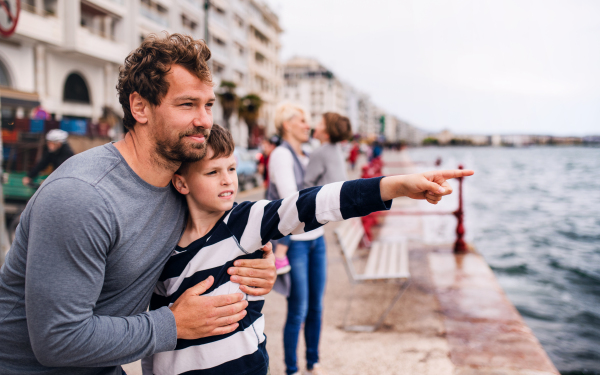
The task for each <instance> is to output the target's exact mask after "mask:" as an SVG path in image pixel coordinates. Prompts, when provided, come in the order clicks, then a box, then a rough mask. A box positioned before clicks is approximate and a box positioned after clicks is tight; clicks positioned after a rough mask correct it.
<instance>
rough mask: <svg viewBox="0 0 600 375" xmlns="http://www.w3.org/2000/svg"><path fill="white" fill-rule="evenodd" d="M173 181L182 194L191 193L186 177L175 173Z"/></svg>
mask: <svg viewBox="0 0 600 375" xmlns="http://www.w3.org/2000/svg"><path fill="white" fill-rule="evenodd" d="M171 182H172V183H173V186H175V189H177V191H178V192H179V193H180V194H183V195H187V194H189V193H190V189H189V188H188V186H187V183H186V181H185V178H184V177H183V176H181V175H178V174H174V175H173V178H172V179H171Z"/></svg>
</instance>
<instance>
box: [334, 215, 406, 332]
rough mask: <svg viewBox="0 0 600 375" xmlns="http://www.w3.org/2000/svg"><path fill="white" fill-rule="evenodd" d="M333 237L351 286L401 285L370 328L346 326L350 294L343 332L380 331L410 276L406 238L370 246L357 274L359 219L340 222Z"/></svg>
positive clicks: (375, 242) (360, 231)
mask: <svg viewBox="0 0 600 375" xmlns="http://www.w3.org/2000/svg"><path fill="white" fill-rule="evenodd" d="M335 234H336V235H337V238H338V241H339V243H340V247H341V249H342V255H343V257H344V265H345V266H346V271H347V273H348V277H349V278H350V282H351V283H352V285H355V284H358V283H363V282H366V281H369V280H393V279H396V280H398V281H399V282H400V283H401V284H400V289H399V291H398V293H397V294H396V296H395V297H394V299H393V300H392V302H391V303H390V305H389V306H388V307H387V309H386V310H385V311H384V312H383V314H382V315H381V316H380V317H379V319H378V320H377V322H376V323H375V324H373V325H346V319H347V315H348V311H350V305H351V303H352V299H353V297H354V293H353V291H352V292H351V294H350V298H349V300H348V308H347V309H346V315H345V316H344V323H343V328H344V329H345V330H347V331H361V332H372V331H376V330H377V329H379V328H380V327H381V325H382V324H383V321H384V320H385V318H386V316H387V315H388V314H389V312H390V311H391V310H392V307H394V304H395V303H396V302H398V300H399V299H400V297H402V294H403V293H404V291H405V290H406V288H407V287H408V285H409V278H410V273H409V271H408V249H407V246H406V238H404V237H399V238H397V239H396V240H395V241H394V242H380V241H374V242H372V243H371V248H370V250H369V256H368V258H367V263H366V266H365V267H364V271H363V272H361V273H358V272H357V271H356V269H355V267H354V263H355V262H354V255H355V252H356V249H358V248H359V247H360V243H361V240H362V239H363V237H364V235H365V230H364V228H363V225H362V222H361V220H360V218H352V219H349V220H346V221H344V222H342V223H341V224H340V225H339V226H338V227H337V229H336V230H335Z"/></svg>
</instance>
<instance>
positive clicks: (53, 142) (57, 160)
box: [23, 129, 73, 185]
mask: <svg viewBox="0 0 600 375" xmlns="http://www.w3.org/2000/svg"><path fill="white" fill-rule="evenodd" d="M68 136H69V133H67V132H66V131H64V130H60V129H52V130H50V131H49V132H48V134H46V148H45V149H44V153H43V154H42V158H41V159H40V161H38V162H37V164H36V165H35V166H34V167H33V169H31V170H30V171H29V173H27V176H25V177H23V185H29V184H30V183H31V181H33V179H34V178H35V177H36V176H37V175H38V174H39V173H40V172H41V171H43V170H44V169H46V168H47V167H48V166H49V165H51V166H52V168H53V170H56V168H58V167H59V166H60V165H61V164H62V163H64V162H65V160H67V159H68V158H70V157H71V156H73V150H71V147H70V146H69V144H68V143H67V138H68Z"/></svg>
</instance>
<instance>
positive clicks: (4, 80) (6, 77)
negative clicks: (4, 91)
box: [0, 61, 11, 87]
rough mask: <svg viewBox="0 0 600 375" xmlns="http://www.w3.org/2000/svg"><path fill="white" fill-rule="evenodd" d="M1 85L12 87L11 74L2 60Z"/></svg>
mask: <svg viewBox="0 0 600 375" xmlns="http://www.w3.org/2000/svg"><path fill="white" fill-rule="evenodd" d="M0 86H6V87H10V86H11V84H10V76H9V75H8V70H7V69H6V66H5V65H4V64H3V63H2V61H0Z"/></svg>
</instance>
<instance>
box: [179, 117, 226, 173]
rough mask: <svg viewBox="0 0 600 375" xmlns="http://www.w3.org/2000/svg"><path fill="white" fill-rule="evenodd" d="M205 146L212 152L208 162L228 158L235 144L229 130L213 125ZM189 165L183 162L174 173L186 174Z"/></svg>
mask: <svg viewBox="0 0 600 375" xmlns="http://www.w3.org/2000/svg"><path fill="white" fill-rule="evenodd" d="M206 146H207V148H208V147H210V149H211V150H212V152H213V155H212V157H211V158H210V160H214V159H218V158H228V157H229V156H231V154H233V151H234V150H235V143H234V142H233V137H232V136H231V133H230V132H229V130H227V129H225V128H224V127H222V126H220V125H217V124H214V125H213V126H212V128H211V129H210V135H209V136H208V140H207V141H206ZM190 164H191V163H187V162H184V163H183V164H181V166H180V167H179V169H178V170H177V172H175V173H176V174H178V175H180V176H181V175H183V174H184V173H186V172H187V170H188V166H189V165H190Z"/></svg>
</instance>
